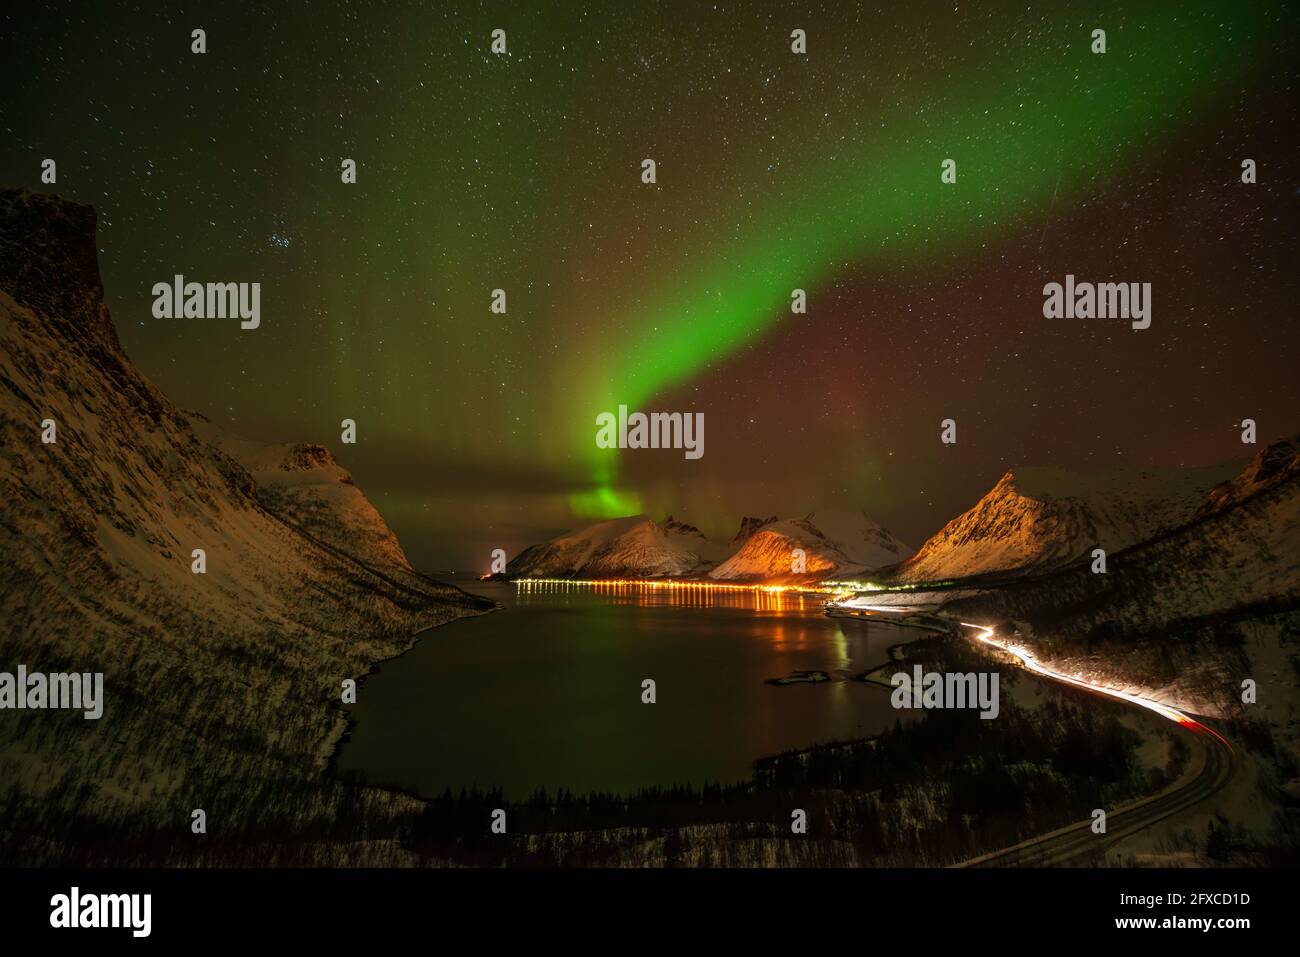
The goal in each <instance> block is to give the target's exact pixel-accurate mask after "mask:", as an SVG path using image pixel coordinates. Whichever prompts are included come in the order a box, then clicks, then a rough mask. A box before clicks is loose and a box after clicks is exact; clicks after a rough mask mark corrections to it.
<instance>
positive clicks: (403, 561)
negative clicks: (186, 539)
mask: <svg viewBox="0 0 1300 957" xmlns="http://www.w3.org/2000/svg"><path fill="white" fill-rule="evenodd" d="M187 416H188V418H189V421H190V424H191V426H193V428H194V431H195V434H197V435H198V436H200V437H201V438H202V439H203V440H204V441H206V442H208V443H210V444H211V445H214V446H216V447H217V448H219V449H220V450H221V451H223V452H225V453H226V454H227V455H229V456H230V457H231V458H233V459H234V460H235V461H236V462H238V463H239V464H240V465H242V466H243V467H244V468H246V469H247V470H248V473H249V474H250V475H251V476H252V478H253V481H254V482H255V483H256V488H255V490H254V491H255V495H256V497H257V500H258V501H259V502H260V503H261V504H262V505H263V506H265V507H266V509H267V511H269V512H271V513H273V514H275V515H278V516H280V517H281V518H285V519H286V520H291V521H293V523H294V524H295V525H297V526H298V527H299V528H300V529H302V530H303V531H304V532H306V533H307V534H309V535H311V536H312V537H314V538H316V539H318V540H320V541H322V542H324V543H326V544H328V545H331V546H333V547H335V548H338V549H341V550H343V551H346V552H349V553H351V554H353V555H356V556H357V557H358V558H362V559H363V560H364V561H366V562H367V563H368V564H371V565H373V566H375V567H377V568H385V569H389V570H396V571H398V572H401V573H403V574H415V570H414V569H413V568H412V567H411V563H410V561H408V560H407V557H406V553H405V552H404V551H403V550H402V546H401V544H400V543H399V542H398V541H397V536H396V535H395V534H393V531H392V529H390V528H389V527H388V523H387V522H385V521H384V519H383V516H381V515H380V514H379V512H378V511H376V510H375V507H374V506H373V505H371V504H370V502H369V500H368V499H367V498H366V496H365V494H364V493H363V492H362V491H361V489H359V488H357V485H356V483H355V482H354V481H353V480H352V476H351V475H350V474H349V473H348V472H347V470H346V469H344V468H343V467H342V466H341V465H339V464H338V462H336V461H335V460H334V456H333V455H332V454H331V453H330V450H329V449H327V448H325V446H323V445H311V444H307V443H302V442H297V443H279V444H271V445H267V444H263V443H261V442H252V441H249V440H247V439H240V438H236V437H234V436H231V435H230V434H228V433H227V432H226V431H225V430H223V429H220V428H218V427H217V426H216V425H214V424H213V423H212V422H211V421H209V420H208V419H207V417H205V416H203V415H201V414H199V413H197V412H188V413H187Z"/></svg>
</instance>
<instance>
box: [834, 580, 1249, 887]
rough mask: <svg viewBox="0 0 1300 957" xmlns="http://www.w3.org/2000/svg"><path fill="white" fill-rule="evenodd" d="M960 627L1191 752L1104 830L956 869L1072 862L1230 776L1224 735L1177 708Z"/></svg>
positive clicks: (1059, 837) (1062, 831)
mask: <svg viewBox="0 0 1300 957" xmlns="http://www.w3.org/2000/svg"><path fill="white" fill-rule="evenodd" d="M839 604H840V607H844V608H851V609H855V610H860V611H862V612H867V613H875V614H890V613H893V614H899V615H904V616H908V617H913V618H914V616H915V614H916V611H917V610H916V609H913V608H906V607H900V606H890V605H868V604H863V603H860V602H858V601H855V600H853V599H850V600H848V601H846V602H843V603H839ZM960 624H961V626H962V627H963V628H969V629H972V630H973V631H974V632H975V640H976V641H978V642H981V643H983V644H985V645H989V646H991V647H993V648H996V649H998V650H999V651H1002V652H1005V653H1006V654H1009V655H1012V656H1014V657H1015V658H1016V659H1017V660H1019V662H1020V664H1021V665H1022V666H1023V667H1024V668H1025V669H1026V670H1028V671H1032V672H1033V673H1034V674H1037V675H1040V676H1042V677H1044V678H1047V679H1049V680H1051V681H1058V682H1060V683H1062V684H1067V685H1073V686H1074V687H1076V688H1082V689H1084V690H1085V691H1090V692H1092V693H1093V694H1099V695H1104V696H1106V697H1109V698H1117V699H1119V700H1120V701H1124V702H1126V703H1128V704H1131V705H1133V706H1135V707H1139V708H1145V709H1146V710H1147V711H1150V712H1153V713H1154V714H1157V715H1159V716H1160V717H1162V718H1164V719H1165V720H1167V721H1172V722H1174V723H1175V724H1177V725H1179V726H1180V727H1182V728H1184V729H1186V730H1187V731H1188V732H1190V735H1189V739H1188V740H1189V743H1190V744H1191V751H1192V756H1191V759H1190V760H1189V761H1188V764H1187V768H1186V769H1185V770H1184V772H1183V775H1182V776H1181V777H1180V778H1179V779H1178V780H1177V781H1175V782H1174V783H1173V784H1171V785H1170V786H1169V787H1168V788H1166V789H1165V790H1164V791H1161V792H1160V793H1159V794H1153V795H1150V796H1148V797H1144V798H1139V799H1137V800H1135V801H1130V802H1128V803H1127V804H1122V805H1120V806H1118V807H1116V808H1114V809H1113V810H1110V809H1107V812H1106V833H1104V834H1094V833H1093V832H1092V823H1093V822H1092V819H1091V818H1089V819H1087V820H1084V821H1078V822H1076V823H1074V824H1068V825H1066V826H1065V827H1062V828H1059V829H1058V830H1055V831H1052V832H1050V833H1048V834H1042V835H1039V836H1038V837H1033V838H1030V839H1028V840H1025V841H1021V842H1020V843H1019V844H1016V845H1014V846H1012V847H1006V848H1003V849H1001V850H998V851H991V852H990V853H988V854H983V855H981V856H979V857H975V858H972V859H970V860H968V861H964V862H963V863H961V864H958V865H956V866H957V867H1015V866H1026V865H1028V866H1052V865H1061V864H1070V863H1073V862H1075V861H1078V860H1080V859H1088V858H1091V857H1093V856H1095V855H1097V854H1098V853H1101V852H1104V851H1105V850H1106V849H1107V848H1108V847H1110V846H1112V845H1114V844H1115V843H1116V842H1118V841H1121V840H1123V839H1124V838H1126V837H1130V836H1132V835H1134V834H1137V833H1139V832H1141V831H1143V830H1145V829H1146V828H1148V827H1150V826H1151V825H1153V824H1156V823H1158V822H1160V821H1163V820H1165V819H1166V818H1170V817H1173V816H1174V815H1175V814H1180V813H1182V812H1184V811H1187V810H1190V809H1191V808H1194V807H1196V806H1197V805H1199V804H1201V803H1202V802H1203V801H1206V800H1208V799H1209V798H1210V797H1212V796H1213V795H1215V794H1216V793H1218V792H1219V791H1220V790H1222V789H1223V788H1224V787H1225V786H1226V785H1227V783H1228V782H1229V781H1230V780H1231V779H1232V776H1233V774H1234V773H1235V771H1236V768H1237V758H1236V755H1235V753H1234V752H1233V750H1232V745H1230V744H1229V743H1228V741H1227V739H1226V738H1224V737H1223V735H1221V734H1219V733H1218V732H1217V731H1215V730H1213V729H1212V728H1209V727H1207V726H1206V725H1204V724H1202V723H1201V722H1200V721H1197V720H1196V719H1195V718H1193V717H1191V716H1189V715H1187V714H1184V713H1183V712H1181V711H1179V710H1178V709H1177V708H1171V707H1169V706H1168V705H1164V704H1161V703H1160V702H1158V701H1152V700H1151V699H1150V698H1143V697H1141V696H1140V695H1134V694H1129V693H1128V692H1125V691H1119V690H1117V689H1115V688H1108V687H1105V686H1104V685H1099V684H1097V683H1095V682H1092V681H1088V680H1086V679H1083V678H1077V677H1074V676H1073V675H1067V674H1065V673H1063V672H1060V671H1055V670H1053V669H1052V668H1049V667H1048V666H1047V665H1045V664H1043V663H1042V662H1041V661H1040V660H1039V659H1038V658H1037V656H1035V655H1034V653H1033V652H1032V651H1030V650H1029V649H1028V648H1025V647H1023V646H1021V645H1013V644H1011V643H1009V642H1005V641H1001V640H999V639H998V638H995V637H994V634H993V629H992V628H988V627H986V626H984V625H977V624H972V623H971V622H966V621H963V622H960Z"/></svg>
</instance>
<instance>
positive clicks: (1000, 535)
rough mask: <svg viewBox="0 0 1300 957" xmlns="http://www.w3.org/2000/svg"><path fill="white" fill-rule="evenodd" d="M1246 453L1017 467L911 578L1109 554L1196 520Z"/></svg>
mask: <svg viewBox="0 0 1300 957" xmlns="http://www.w3.org/2000/svg"><path fill="white" fill-rule="evenodd" d="M1240 468H1241V463H1240V462H1232V463H1225V464H1223V465H1217V466H1210V467H1206V468H1197V469H1114V470H1110V471H1105V472H1098V473H1090V474H1080V473H1071V472H1067V471H1065V470H1063V469H1059V468H1016V469H1013V470H1011V471H1009V472H1007V473H1006V474H1005V475H1003V476H1002V478H1001V479H1000V480H999V481H998V483H997V484H996V485H995V486H994V487H993V489H992V490H991V491H989V492H988V494H986V495H985V496H984V497H983V498H982V499H980V500H979V502H977V503H976V504H975V506H974V507H973V508H971V509H970V510H969V511H967V512H964V513H963V514H961V515H959V516H957V517H956V518H955V519H953V520H952V521H950V522H949V523H948V524H947V525H945V526H944V527H943V528H942V529H941V530H940V531H939V532H938V533H937V534H936V535H934V536H932V537H931V538H930V539H929V540H928V541H927V542H926V543H925V544H924V545H922V546H921V549H920V550H919V551H918V552H917V553H916V554H915V555H913V556H912V557H911V558H909V559H908V560H907V561H905V562H903V563H902V565H901V566H899V568H898V569H897V570H896V571H895V573H894V578H895V579H896V580H898V581H902V582H921V581H942V580H949V579H956V578H964V577H968V576H971V575H983V574H989V573H993V572H1006V571H1045V570H1047V569H1050V568H1058V567H1061V566H1063V565H1067V564H1070V563H1071V562H1075V561H1079V560H1081V559H1084V558H1087V557H1088V556H1089V555H1090V554H1091V552H1092V550H1093V549H1094V548H1103V549H1105V550H1106V552H1107V553H1110V552H1114V551H1118V550H1120V549H1122V548H1126V547H1128V546H1130V545H1133V544H1136V543H1137V542H1140V541H1144V540H1146V539H1149V538H1151V537H1152V536H1154V535H1156V534H1158V533H1160V532H1162V531H1166V530H1168V529H1171V528H1175V527H1177V526H1179V525H1181V524H1183V523H1185V522H1187V521H1189V520H1190V519H1191V518H1192V516H1193V515H1195V514H1196V512H1197V510H1198V509H1199V508H1200V507H1201V506H1202V505H1203V503H1204V502H1205V497H1206V495H1207V494H1208V493H1209V491H1210V490H1211V489H1212V488H1214V487H1215V486H1216V485H1217V484H1218V483H1220V482H1222V481H1224V480H1225V479H1227V478H1229V477H1230V476H1232V475H1233V474H1234V473H1236V472H1237V471H1239V470H1240Z"/></svg>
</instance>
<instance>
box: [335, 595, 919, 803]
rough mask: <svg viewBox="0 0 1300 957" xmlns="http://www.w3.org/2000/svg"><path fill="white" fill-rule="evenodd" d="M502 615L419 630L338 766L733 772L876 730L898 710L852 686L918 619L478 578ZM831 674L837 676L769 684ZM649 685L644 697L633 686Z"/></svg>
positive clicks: (526, 783)
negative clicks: (841, 615)
mask: <svg viewBox="0 0 1300 957" xmlns="http://www.w3.org/2000/svg"><path fill="white" fill-rule="evenodd" d="M470 590H472V591H475V592H478V593H480V594H484V595H488V596H490V597H492V598H495V599H496V600H497V601H499V602H501V603H502V604H503V605H505V606H506V608H505V610H503V611H499V612H493V613H491V614H488V615H484V616H481V617H478V618H472V619H467V620H463V621H457V622H454V623H452V624H450V625H447V626H445V627H442V628H435V629H433V630H431V631H428V632H425V633H424V634H423V635H422V636H421V637H420V640H419V642H418V644H417V645H416V646H415V648H413V649H412V650H411V651H410V652H408V653H407V654H405V655H403V656H402V657H400V658H397V659H394V660H392V661H389V662H385V663H384V664H383V665H382V666H381V668H380V670H379V672H378V673H377V674H374V675H372V676H371V677H370V678H368V679H367V680H366V681H365V683H364V684H363V685H362V687H361V690H360V692H359V694H358V703H357V705H356V706H355V707H353V708H352V709H351V713H352V717H353V719H354V720H355V728H354V729H353V734H352V738H351V740H350V741H349V742H348V743H346V744H345V745H344V746H343V748H342V751H341V753H340V755H339V759H338V766H339V768H340V770H355V771H358V772H361V773H362V775H363V776H364V777H365V779H366V780H368V781H371V782H373V783H376V784H396V785H400V786H403V787H406V788H409V789H411V790H414V791H416V792H418V793H421V794H425V795H433V794H440V793H442V791H443V789H444V788H446V787H451V788H452V790H458V789H460V788H462V787H466V788H468V787H470V786H472V785H475V784H477V785H478V786H479V787H480V788H486V787H491V786H500V787H502V788H503V789H504V790H505V792H506V794H507V796H509V797H512V798H521V797H527V796H528V794H530V793H531V792H532V791H534V790H535V789H537V788H538V787H541V786H545V787H546V788H548V789H549V790H554V789H556V788H560V787H567V788H569V789H570V790H573V791H575V792H579V793H582V792H586V791H593V790H598V791H612V792H617V793H626V792H629V791H631V790H634V789H636V788H638V787H642V786H649V785H656V784H658V785H668V784H672V783H676V782H680V783H691V784H697V785H698V784H702V783H704V782H705V781H720V782H732V781H738V780H742V779H744V778H745V777H747V776H748V774H749V771H750V765H751V763H752V762H753V761H754V759H755V758H758V757H762V756H763V755H767V754H775V753H777V752H780V751H785V750H789V749H792V748H800V747H806V746H808V745H810V744H814V743H817V742H820V741H830V740H835V739H843V738H849V737H859V736H864V735H870V734H873V733H876V732H878V731H880V730H883V729H884V728H886V727H889V726H892V725H893V723H894V721H895V719H896V718H898V717H899V715H900V712H897V711H895V710H894V709H893V708H891V707H890V704H889V694H888V690H887V689H883V688H880V687H876V686H872V685H866V684H863V683H861V682H857V681H847V680H844V677H845V676H847V675H848V674H852V673H858V672H861V671H865V670H866V669H868V668H870V667H874V666H876V665H878V664H881V663H883V662H885V661H886V660H887V658H888V653H887V649H888V647H889V646H890V645H894V644H898V643H900V642H905V641H911V640H912V639H913V638H915V637H916V636H917V635H918V632H916V631H915V630H912V629H905V628H896V627H890V626H889V625H885V624H875V623H873V624H867V623H866V622H860V621H851V620H850V621H845V620H842V619H831V618H827V617H826V616H825V615H824V614H823V613H822V606H821V600H820V599H819V598H817V597H816V596H800V595H787V594H778V595H774V594H770V593H755V592H750V591H727V592H723V591H685V590H676V589H673V590H670V589H662V588H656V589H649V588H644V587H636V586H620V587H610V586H603V587H600V588H593V587H591V586H584V585H554V586H546V585H534V586H531V587H529V586H525V585H512V584H488V583H483V584H476V585H474V586H471V588H470ZM792 671H826V672H829V673H830V674H831V676H832V679H833V680H832V681H830V682H824V683H820V684H796V685H787V686H782V687H774V686H772V685H768V684H765V683H764V679H767V678H774V677H781V676H784V675H787V674H789V673H790V672H792ZM645 678H653V679H654V680H655V682H656V683H657V689H656V690H657V698H658V700H657V703H655V704H642V702H641V682H642V680H643V679H645Z"/></svg>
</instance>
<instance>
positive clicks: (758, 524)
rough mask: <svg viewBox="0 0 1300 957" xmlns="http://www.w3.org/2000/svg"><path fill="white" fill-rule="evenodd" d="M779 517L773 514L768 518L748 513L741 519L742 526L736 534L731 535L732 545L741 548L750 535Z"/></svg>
mask: <svg viewBox="0 0 1300 957" xmlns="http://www.w3.org/2000/svg"><path fill="white" fill-rule="evenodd" d="M778 518H779V516H777V515H771V516H769V517H767V518H756V517H754V516H751V515H746V516H745V517H744V518H742V519H741V520H740V528H738V529H737V530H736V534H735V535H733V536H732V537H731V542H730V545H731V547H732V548H739V547H740V546H741V545H744V544H745V542H747V541H749V537H750V536H751V535H753V534H754V533H755V532H756V531H758V530H759V529H760V528H762V527H763V526H764V525H771V524H772V523H773V522H775V521H776V520H777V519H778Z"/></svg>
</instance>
